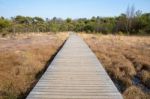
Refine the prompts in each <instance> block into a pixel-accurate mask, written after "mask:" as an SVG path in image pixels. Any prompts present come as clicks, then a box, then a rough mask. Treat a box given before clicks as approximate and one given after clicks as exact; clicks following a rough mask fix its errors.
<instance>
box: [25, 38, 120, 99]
mask: <svg viewBox="0 0 150 99" xmlns="http://www.w3.org/2000/svg"><path fill="white" fill-rule="evenodd" d="M27 99H123V98H122V96H121V94H120V93H119V91H118V90H117V88H116V87H115V85H114V84H113V82H112V81H111V79H110V78H109V76H108V74H107V73H106V71H105V70H104V68H103V66H102V65H101V63H100V62H99V61H98V59H97V58H96V56H95V55H94V53H93V52H92V51H91V50H90V48H89V47H88V46H87V44H85V42H84V41H83V40H82V39H81V38H79V37H78V36H76V35H71V36H70V37H69V39H68V40H67V42H66V44H65V45H64V46H63V48H62V49H61V50H60V51H59V53H58V54H57V55H56V57H55V58H54V60H53V62H52V63H51V65H50V66H49V67H48V69H47V71H46V72H45V73H44V74H43V76H42V77H41V79H40V80H39V82H38V83H37V84H36V86H35V87H34V88H33V90H32V91H31V92H30V94H29V95H28V96H27Z"/></svg>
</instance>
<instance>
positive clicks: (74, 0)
mask: <svg viewBox="0 0 150 99" xmlns="http://www.w3.org/2000/svg"><path fill="white" fill-rule="evenodd" d="M128 5H134V6H135V9H136V10H138V9H140V10H142V11H143V12H150V0H0V16H4V17H7V18H10V17H12V16H16V15H24V16H40V17H43V18H52V17H54V16H56V17H60V18H67V17H70V18H80V17H86V18H90V17H92V16H102V17H103V16H118V15H120V14H121V13H124V12H125V11H126V9H127V6H128Z"/></svg>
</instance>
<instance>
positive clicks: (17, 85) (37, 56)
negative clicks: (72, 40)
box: [0, 33, 68, 99]
mask: <svg viewBox="0 0 150 99" xmlns="http://www.w3.org/2000/svg"><path fill="white" fill-rule="evenodd" d="M67 36H68V34H67V33H60V35H58V34H27V35H24V36H23V35H22V34H21V35H16V36H15V37H13V38H11V37H7V38H2V39H0V41H1V43H0V99H24V98H25V97H26V95H27V94H28V93H29V91H30V90H31V89H32V87H33V86H34V85H35V84H36V82H37V81H38V80H39V78H40V77H41V75H42V74H43V73H44V70H45V69H46V67H47V65H48V63H49V60H51V59H52V58H53V55H55V53H56V52H57V50H58V49H59V48H60V46H61V45H62V44H63V42H64V41H65V39H66V38H67Z"/></svg>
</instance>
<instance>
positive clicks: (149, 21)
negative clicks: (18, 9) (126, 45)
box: [0, 7, 150, 35]
mask: <svg viewBox="0 0 150 99" xmlns="http://www.w3.org/2000/svg"><path fill="white" fill-rule="evenodd" d="M59 31H76V32H87V33H103V34H109V33H113V34H115V33H119V34H122V33H123V34H128V35H129V34H131V35H132V34H150V13H143V14H142V11H140V10H138V11H134V7H128V9H127V11H126V13H123V14H121V15H120V16H117V17H99V16H98V17H92V18H90V19H87V18H79V19H71V18H67V19H61V18H56V17H54V18H52V19H48V18H46V19H43V18H41V17H29V16H15V17H11V19H7V18H4V17H0V33H24V32H59Z"/></svg>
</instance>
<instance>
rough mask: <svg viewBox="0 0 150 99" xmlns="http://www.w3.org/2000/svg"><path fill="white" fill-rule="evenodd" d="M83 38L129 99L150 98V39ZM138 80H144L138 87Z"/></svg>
mask: <svg viewBox="0 0 150 99" xmlns="http://www.w3.org/2000/svg"><path fill="white" fill-rule="evenodd" d="M79 35H80V36H81V37H82V38H83V39H84V40H85V41H86V42H87V44H88V45H89V47H90V48H91V49H92V50H93V52H94V53H95V54H96V56H97V57H98V59H99V60H100V62H101V63H102V64H103V66H104V68H105V69H106V71H107V73H108V74H109V76H110V77H111V79H112V80H113V82H114V83H115V85H116V86H117V88H118V90H119V91H120V92H121V93H122V94H123V96H124V97H125V99H148V98H150V89H149V86H150V37H146V36H120V35H101V34H100V35H99V34H85V33H80V34H79ZM135 77H137V78H138V80H140V81H138V82H136V85H135V83H134V79H135ZM145 88H146V89H148V91H145ZM134 96H136V97H134Z"/></svg>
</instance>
